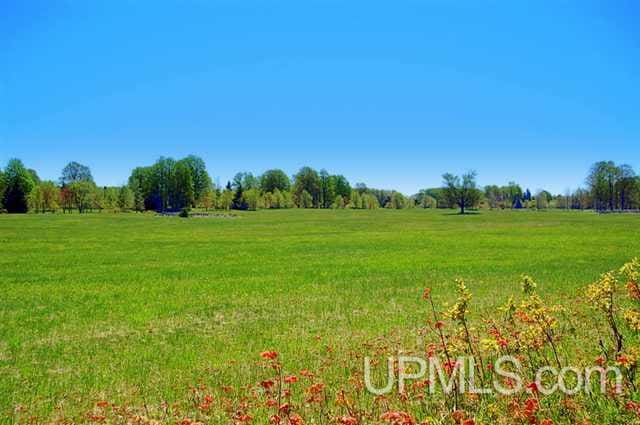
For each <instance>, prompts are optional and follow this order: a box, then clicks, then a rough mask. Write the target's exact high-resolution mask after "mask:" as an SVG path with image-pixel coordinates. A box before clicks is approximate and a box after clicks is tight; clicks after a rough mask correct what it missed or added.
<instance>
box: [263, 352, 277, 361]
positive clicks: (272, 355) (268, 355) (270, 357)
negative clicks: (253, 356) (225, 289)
mask: <svg viewBox="0 0 640 425" xmlns="http://www.w3.org/2000/svg"><path fill="white" fill-rule="evenodd" d="M260 357H262V358H263V359H267V360H275V359H277V358H278V353H277V352H275V351H263V352H262V353H260Z"/></svg>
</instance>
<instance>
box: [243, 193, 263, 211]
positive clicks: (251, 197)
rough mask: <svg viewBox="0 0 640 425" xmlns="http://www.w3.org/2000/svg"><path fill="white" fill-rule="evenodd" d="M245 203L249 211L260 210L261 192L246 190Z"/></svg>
mask: <svg viewBox="0 0 640 425" xmlns="http://www.w3.org/2000/svg"><path fill="white" fill-rule="evenodd" d="M243 197H244V202H245V204H246V205H247V209H249V210H252V211H255V210H257V209H258V207H259V205H260V191H259V190H258V189H255V188H253V189H249V190H245V191H244V194H243Z"/></svg>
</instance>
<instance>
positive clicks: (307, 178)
mask: <svg viewBox="0 0 640 425" xmlns="http://www.w3.org/2000/svg"><path fill="white" fill-rule="evenodd" d="M293 191H294V195H295V198H296V204H297V206H298V207H300V208H316V207H318V204H319V201H320V177H319V176H318V172H317V171H315V170H314V169H313V168H311V167H302V168H301V169H300V171H298V174H296V175H295V176H294V183H293ZM309 199H310V200H309Z"/></svg>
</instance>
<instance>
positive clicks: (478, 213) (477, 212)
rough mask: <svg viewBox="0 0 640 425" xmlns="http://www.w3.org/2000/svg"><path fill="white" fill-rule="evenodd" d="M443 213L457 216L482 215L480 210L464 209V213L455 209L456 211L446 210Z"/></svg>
mask: <svg viewBox="0 0 640 425" xmlns="http://www.w3.org/2000/svg"><path fill="white" fill-rule="evenodd" d="M444 215H458V216H463V215H464V216H466V215H471V216H478V215H482V213H481V212H480V211H465V212H464V214H461V213H460V211H456V212H448V213H445V214H444Z"/></svg>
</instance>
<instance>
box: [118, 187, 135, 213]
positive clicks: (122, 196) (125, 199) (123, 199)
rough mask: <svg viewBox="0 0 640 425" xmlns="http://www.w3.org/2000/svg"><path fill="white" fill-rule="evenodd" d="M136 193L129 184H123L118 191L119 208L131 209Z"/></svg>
mask: <svg viewBox="0 0 640 425" xmlns="http://www.w3.org/2000/svg"><path fill="white" fill-rule="evenodd" d="M134 201H135V199H134V195H133V192H131V189H129V187H128V186H122V187H121V188H120V190H119V191H118V208H119V209H120V211H129V210H131V209H132V208H133V206H134Z"/></svg>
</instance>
